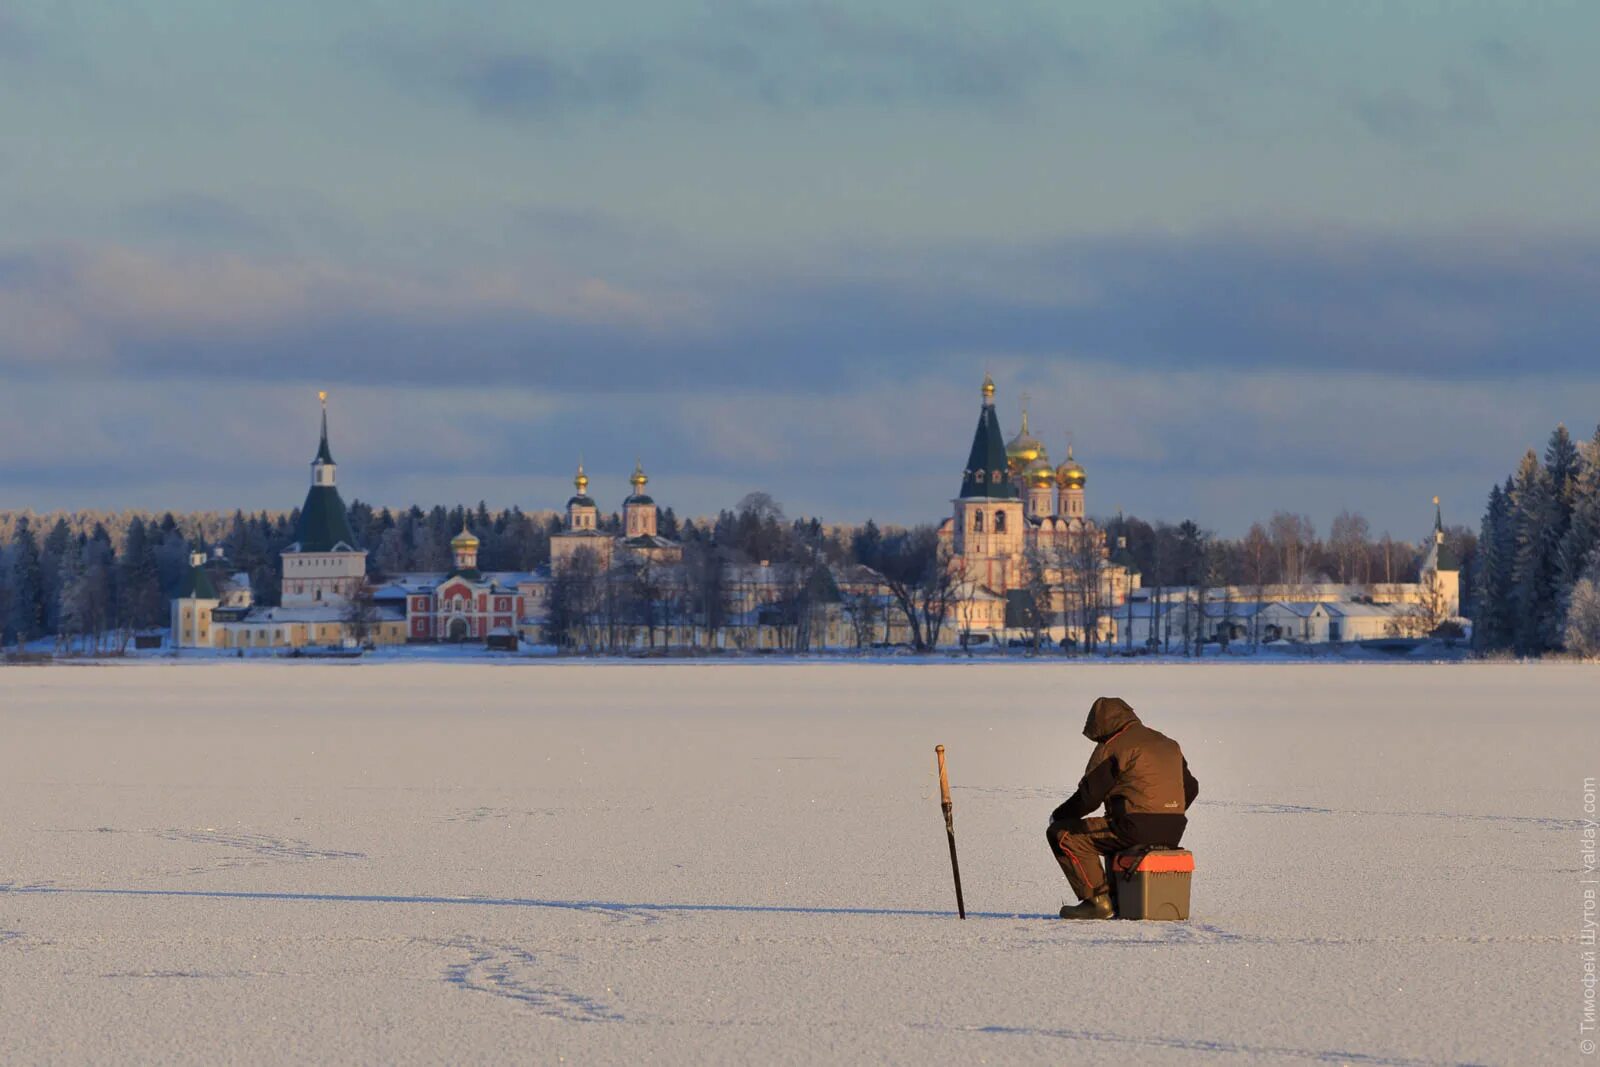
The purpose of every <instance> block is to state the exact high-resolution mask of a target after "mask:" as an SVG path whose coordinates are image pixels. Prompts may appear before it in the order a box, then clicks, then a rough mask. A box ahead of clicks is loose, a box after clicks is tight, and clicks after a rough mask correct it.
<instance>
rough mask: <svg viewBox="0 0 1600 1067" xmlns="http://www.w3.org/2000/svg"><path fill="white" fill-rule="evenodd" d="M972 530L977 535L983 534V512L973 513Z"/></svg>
mask: <svg viewBox="0 0 1600 1067" xmlns="http://www.w3.org/2000/svg"><path fill="white" fill-rule="evenodd" d="M972 529H973V531H974V532H975V533H982V532H983V512H981V511H974V512H973V513H972Z"/></svg>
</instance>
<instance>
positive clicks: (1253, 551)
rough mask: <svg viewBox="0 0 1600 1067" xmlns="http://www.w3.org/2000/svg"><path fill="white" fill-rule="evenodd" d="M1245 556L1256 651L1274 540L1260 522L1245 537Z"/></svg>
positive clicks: (1252, 634)
mask: <svg viewBox="0 0 1600 1067" xmlns="http://www.w3.org/2000/svg"><path fill="white" fill-rule="evenodd" d="M1244 556H1245V566H1246V567H1247V569H1248V573H1249V575H1250V588H1251V593H1252V595H1253V596H1254V598H1255V612H1254V614H1252V615H1251V617H1250V647H1251V648H1252V649H1255V648H1258V647H1260V644H1261V609H1262V608H1263V607H1264V606H1265V603H1266V599H1267V568H1268V566H1269V565H1270V564H1271V562H1272V539H1271V538H1270V537H1268V536H1267V530H1266V527H1264V526H1262V525H1261V524H1260V523H1259V522H1257V523H1252V524H1251V525H1250V532H1249V533H1248V534H1246V535H1245V539H1244Z"/></svg>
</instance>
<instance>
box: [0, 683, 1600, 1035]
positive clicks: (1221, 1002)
mask: <svg viewBox="0 0 1600 1067" xmlns="http://www.w3.org/2000/svg"><path fill="white" fill-rule="evenodd" d="M1597 683H1600V671H1597V670H1596V669H1595V668H1585V667H1580V666H1517V665H1495V666H1478V665H1464V666H1437V667H1429V666H1412V665H1405V666H1310V665H1286V666H1246V665H1231V664H1230V665H1216V666H1193V665H1171V666H1150V665H1126V664H1112V665H1081V664H1050V663H1021V664H994V665H973V664H962V663H955V664H948V663H946V664H917V663H892V664H860V665H851V664H838V663H830V664H748V665H725V664H677V663H668V664H661V663H655V664H616V665H604V664H594V663H535V664H518V665H512V666H504V667H499V666H491V665H487V664H445V663H441V664H382V665H373V664H361V663H355V664H350V663H337V664H304V663H263V662H245V663H217V664H211V665H204V666H187V667H185V666H177V665H140V666H129V667H56V668H13V669H5V670H0V738H3V739H4V744H3V745H0V812H3V813H4V814H3V817H0V1061H4V1062H8V1063H9V1062H18V1063H27V1062H40V1061H51V1062H86V1061H97V1062H104V1061H107V1060H117V1061H130V1060H131V1061H158V1060H159V1061H162V1062H193V1063H215V1062H219V1061H236V1062H268V1061H284V1060H306V1059H311V1060H318V1061H326V1060H339V1061H345V1062H372V1063H377V1062H400V1063H411V1062H442V1061H452V1062H461V1061H469V1060H470V1061H480V1062H481V1061H506V1060H517V1061H537V1062H556V1061H557V1060H558V1059H560V1058H563V1057H564V1058H565V1059H567V1060H569V1061H573V1062H602V1063H621V1062H663V1063H695V1062H763V1063H814V1062H819V1061H872V1062H894V1063H915V1062H927V1061H929V1060H930V1059H934V1058H941V1059H946V1060H949V1061H951V1062H1005V1063H1011V1062H1038V1063H1062V1062H1073V1063H1113V1062H1116V1063H1121V1064H1126V1063H1129V1062H1137V1063H1152V1064H1162V1063H1191V1062H1196V1063H1197V1062H1209V1063H1229V1062H1261V1063H1271V1062H1326V1063H1371V1064H1434V1063H1459V1062H1474V1063H1479V1062H1481V1063H1506V1064H1511V1063H1518V1064H1522V1063H1537V1062H1570V1061H1572V1060H1573V1059H1575V1058H1577V1053H1576V1050H1577V1043H1578V1037H1579V1035H1578V1033H1577V1022H1578V1004H1579V999H1578V993H1579V987H1578V984H1577V978H1578V977H1579V976H1580V971H1579V966H1580V964H1579V962H1578V959H1579V945H1578V920H1579V916H1580V910H1579V907H1580V903H1581V900H1580V897H1579V888H1580V887H1579V885H1578V880H1579V878H1580V874H1579V870H1580V868H1579V837H1578V829H1579V828H1580V826H1581V822H1580V820H1581V818H1582V814H1583V813H1582V811H1581V806H1580V802H1581V784H1582V778H1583V777H1584V776H1585V775H1595V774H1597V773H1600V760H1596V759H1595V757H1594V756H1593V754H1592V749H1591V748H1589V747H1587V746H1588V745H1589V744H1590V735H1591V733H1592V725H1590V724H1591V723H1592V721H1593V714H1594V711H1595V709H1596V706H1597V701H1600V698H1597V697H1596V695H1595V694H1596V692H1597V691H1600V685H1597ZM1102 694H1114V695H1120V696H1123V697H1124V698H1126V699H1127V700H1128V701H1129V702H1130V703H1131V704H1133V706H1134V707H1135V708H1136V709H1137V710H1138V711H1139V712H1140V714H1141V715H1142V716H1143V717H1144V718H1145V719H1146V721H1147V722H1149V723H1150V724H1151V725H1152V726H1155V727H1156V728H1158V729H1161V730H1163V731H1165V732H1167V733H1169V734H1171V735H1172V736H1174V737H1176V738H1177V739H1178V740H1179V741H1180V742H1181V743H1182V744H1183V745H1184V748H1185V751H1186V752H1187V754H1188V756H1189V760H1190V763H1191V766H1192V767H1193V769H1194V771H1195V774H1196V775H1197V776H1198V777H1199V779H1200V782H1201V799H1200V803H1199V804H1198V805H1197V806H1196V808H1195V809H1194V810H1193V811H1192V812H1191V828H1190V832H1189V836H1188V838H1186V840H1185V844H1187V845H1189V846H1190V847H1192V848H1193V849H1194V851H1195V853H1196V856H1197V862H1198V865H1199V871H1198V873H1197V875H1196V880H1195V885H1194V899H1193V916H1194V918H1193V920H1192V921H1191V922H1189V923H1183V924H1169V923H1132V922H1112V923H1084V924H1074V925H1068V924H1063V923H1061V922H1059V921H1058V920H1054V919H1047V918H1045V916H1047V915H1051V914H1053V913H1054V911H1055V909H1056V907H1057V906H1058V905H1059V903H1060V902H1061V901H1062V899H1063V898H1064V897H1065V895H1066V894H1067V889H1066V885H1065V882H1064V880H1063V879H1062V878H1061V875H1060V873H1059V871H1058V870H1057V869H1056V868H1055V865H1054V863H1053V861H1052V860H1051V858H1050V856H1049V854H1048V851H1047V850H1046V847H1045V843H1044V836H1043V829H1044V824H1045V821H1046V818H1047V816H1048V813H1049V811H1050V809H1051V808H1052V807H1054V806H1055V804H1057V803H1059V801H1060V800H1061V799H1063V798H1064V797H1065V796H1066V795H1067V794H1068V793H1069V792H1070V791H1071V789H1072V786H1073V783H1074V782H1075V781H1076V778H1077V776H1078V774H1079V773H1080V772H1081V770H1082V765H1083V762H1084V760H1085V759H1086V758H1087V755H1088V753H1089V749H1090V744H1089V742H1088V741H1086V740H1084V739H1083V738H1082V737H1081V736H1080V735H1079V733H1078V731H1079V729H1080V728H1081V726H1082V722H1083V716H1084V713H1085V711H1086V710H1087V706H1088V704H1089V702H1090V701H1091V700H1092V699H1093V698H1094V697H1095V696H1099V695H1102ZM935 743H943V744H945V745H946V746H947V749H948V755H949V761H950V774H951V782H952V785H953V786H954V790H953V792H954V797H955V806H956V834H957V843H958V846H959V848H960V854H961V864H962V875H963V881H964V885H965V889H966V896H967V903H968V908H969V913H970V914H971V917H970V918H969V919H968V921H967V922H965V923H962V922H959V921H958V920H956V918H955V916H954V895H953V892H952V890H951V886H950V874H949V865H948V858H947V855H946V852H945V846H944V828H943V822H942V819H941V817H940V814H939V806H938V789H937V781H936V778H935V775H934V757H933V746H934V744H935Z"/></svg>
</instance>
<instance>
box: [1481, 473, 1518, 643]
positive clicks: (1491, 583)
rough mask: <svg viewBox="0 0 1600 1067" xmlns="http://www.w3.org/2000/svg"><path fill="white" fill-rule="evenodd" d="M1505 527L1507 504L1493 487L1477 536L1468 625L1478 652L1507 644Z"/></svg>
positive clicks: (1508, 562)
mask: <svg viewBox="0 0 1600 1067" xmlns="http://www.w3.org/2000/svg"><path fill="white" fill-rule="evenodd" d="M1509 526H1510V500H1509V498H1508V497H1507V495H1506V493H1505V492H1504V491H1502V490H1501V488H1500V487H1499V486H1498V485H1496V486H1494V487H1493V488H1491V489H1490V490H1489V506H1488V508H1487V509H1486V510H1485V511H1484V513H1483V525H1482V526H1481V527H1480V533H1479V536H1478V544H1479V545H1480V548H1479V557H1478V566H1477V573H1476V575H1475V578H1476V584H1477V589H1476V593H1477V595H1476V597H1475V598H1474V599H1475V600H1476V611H1477V613H1476V615H1475V616H1474V618H1473V623H1472V639H1473V643H1474V644H1475V645H1476V646H1477V647H1478V649H1479V650H1480V651H1489V650H1492V649H1499V648H1506V647H1508V646H1509V645H1510V644H1511V620H1510V603H1509V601H1510V588H1511V569H1512V565H1513V563H1514V562H1515V557H1514V554H1513V553H1508V552H1507V548H1508V544H1509V541H1510V539H1509V538H1508V537H1507V530H1508V528H1509Z"/></svg>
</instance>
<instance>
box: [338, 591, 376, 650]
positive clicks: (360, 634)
mask: <svg viewBox="0 0 1600 1067" xmlns="http://www.w3.org/2000/svg"><path fill="white" fill-rule="evenodd" d="M373 594H374V590H373V588H372V586H371V585H369V584H368V583H366V582H362V583H361V584H360V585H359V586H357V587H356V588H355V589H354V590H352V591H351V593H350V596H349V597H348V599H347V600H346V601H345V605H344V611H343V613H342V621H343V622H344V628H345V633H347V634H349V636H350V639H351V640H353V641H354V642H355V643H356V644H357V646H359V647H361V648H366V647H367V646H368V645H370V644H371V643H372V635H373V632H374V631H375V630H377V628H378V602H377V600H376V599H375V598H374V595H373Z"/></svg>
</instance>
